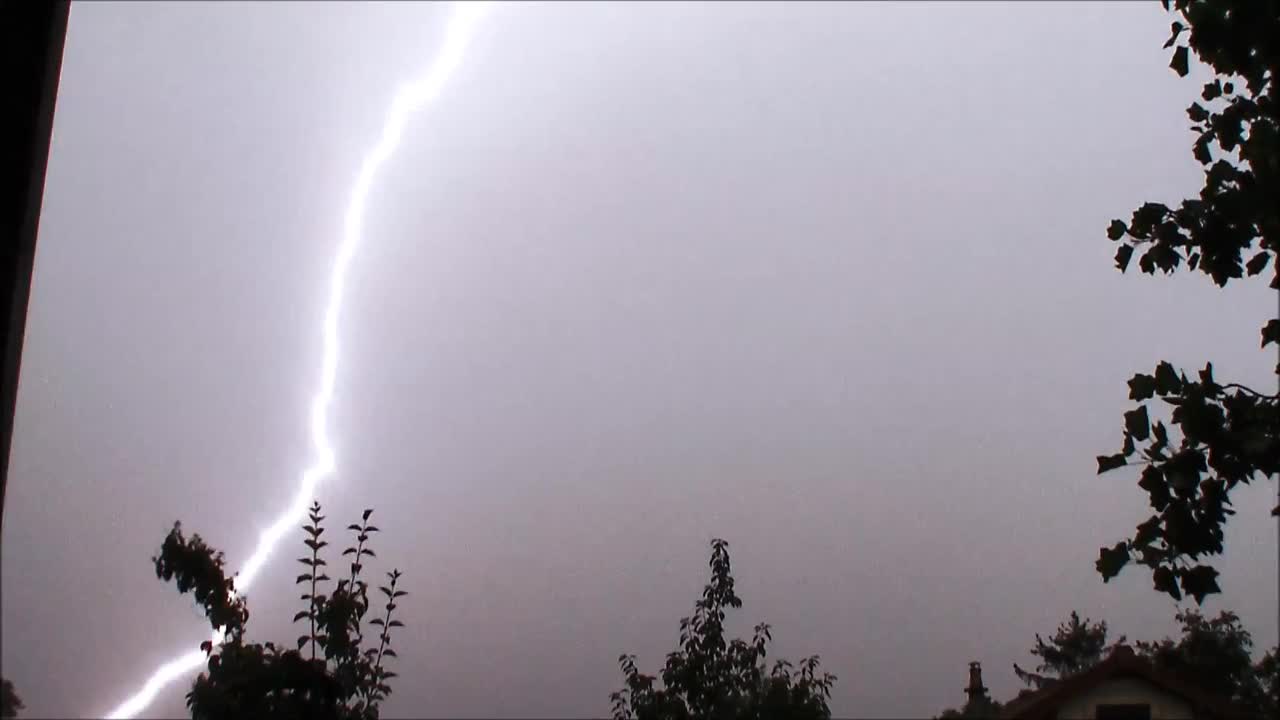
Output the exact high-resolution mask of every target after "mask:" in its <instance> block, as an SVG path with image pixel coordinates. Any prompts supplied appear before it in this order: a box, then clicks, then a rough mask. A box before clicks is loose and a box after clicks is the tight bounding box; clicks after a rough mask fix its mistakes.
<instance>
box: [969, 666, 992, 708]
mask: <svg viewBox="0 0 1280 720" xmlns="http://www.w3.org/2000/svg"><path fill="white" fill-rule="evenodd" d="M964 694H965V695H968V696H969V700H970V702H972V701H974V700H977V699H978V698H985V697H986V696H987V688H986V686H984V685H983V684H982V663H980V662H976V661H975V662H971V663H969V687H967V688H965V689H964Z"/></svg>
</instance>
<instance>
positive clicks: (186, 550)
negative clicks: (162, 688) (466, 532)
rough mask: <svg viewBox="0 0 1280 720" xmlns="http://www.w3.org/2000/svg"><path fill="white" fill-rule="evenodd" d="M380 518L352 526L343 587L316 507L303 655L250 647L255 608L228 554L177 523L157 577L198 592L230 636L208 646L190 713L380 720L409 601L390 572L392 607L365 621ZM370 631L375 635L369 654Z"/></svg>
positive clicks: (387, 594) (300, 645) (306, 562)
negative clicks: (241, 591)
mask: <svg viewBox="0 0 1280 720" xmlns="http://www.w3.org/2000/svg"><path fill="white" fill-rule="evenodd" d="M372 512H373V511H372V510H365V511H364V514H363V516H362V518H361V522H360V523H358V524H352V525H350V526H349V527H348V530H350V531H351V532H352V533H353V534H354V537H355V542H354V544H353V545H352V546H351V547H348V548H347V549H346V550H344V551H343V553H342V554H343V556H344V557H346V556H350V561H349V563H348V568H347V571H346V572H343V573H342V576H343V577H341V578H340V579H338V580H337V582H336V584H333V585H330V583H331V582H332V580H331V578H330V577H329V575H328V574H326V569H327V568H328V563H327V562H326V561H325V560H324V558H323V557H322V556H321V551H322V550H323V549H324V548H325V547H326V546H327V545H328V544H329V543H328V542H327V541H325V540H322V539H321V536H322V535H323V534H324V531H325V528H324V527H323V525H322V523H323V521H324V516H323V515H321V514H320V504H319V503H314V504H313V505H312V506H311V511H310V514H309V519H310V523H309V524H308V525H306V526H304V527H303V530H304V531H305V532H306V535H307V537H306V539H305V540H304V544H305V545H306V547H307V549H308V551H309V552H308V554H307V555H306V556H305V557H301V558H298V562H300V563H302V565H303V566H305V568H306V572H305V573H303V574H301V575H299V576H298V577H297V580H296V584H298V585H302V586H303V587H304V589H305V590H306V592H304V593H303V594H302V595H301V599H302V601H303V602H304V603H305V604H306V608H305V609H304V610H302V611H301V612H299V613H298V614H297V615H295V616H294V618H293V619H294V622H303V621H305V622H306V623H307V632H306V633H305V634H303V635H300V636H299V637H298V639H297V645H296V647H288V648H286V647H281V646H279V645H276V644H275V643H271V642H268V643H265V644H257V643H249V642H247V641H246V640H245V629H246V625H247V624H248V621H249V610H248V607H247V605H246V602H245V598H244V597H242V596H238V595H237V594H236V593H235V587H234V578H232V577H228V576H227V574H226V570H225V563H224V560H223V555H222V553H221V552H219V551H216V550H214V549H213V548H211V547H209V546H208V545H206V544H205V542H204V541H203V540H202V539H201V538H200V536H199V535H192V536H191V537H190V538H187V537H185V536H184V535H183V534H182V528H181V525H179V524H177V523H175V524H174V527H173V529H172V530H171V531H170V532H169V535H168V536H167V537H166V538H165V540H164V543H163V544H162V545H161V548H160V554H159V555H158V556H156V557H155V558H153V562H154V563H155V569H156V576H157V577H159V578H160V579H162V580H164V581H166V582H168V581H173V582H174V584H175V585H176V586H177V589H178V592H179V593H187V592H191V593H192V594H193V595H194V597H195V600H196V603H197V604H198V605H200V606H201V607H202V608H204V611H205V615H206V617H208V619H209V624H210V626H211V627H212V628H213V629H214V630H215V631H219V632H221V634H222V638H223V641H222V642H221V643H219V644H216V645H215V643H213V642H212V641H211V640H206V641H205V642H204V643H201V646H200V647H201V649H202V650H203V651H204V652H205V653H206V654H207V655H208V657H209V660H208V666H207V672H203V673H201V674H200V676H199V677H197V678H196V680H195V682H194V684H193V685H192V688H191V691H190V692H189V693H187V707H188V708H189V709H190V711H191V716H192V718H194V719H195V720H230V719H231V718H281V719H283V720H293V719H297V720H302V719H303V718H316V719H317V720H375V719H376V718H377V717H378V708H379V704H380V703H381V702H382V700H384V699H385V698H386V697H387V695H388V694H390V692H391V688H390V686H389V685H388V682H389V681H390V679H391V678H393V677H395V675H396V674H395V673H394V672H391V671H389V670H387V669H386V668H385V667H384V665H383V664H384V661H385V660H386V659H388V658H393V657H395V651H394V650H393V649H392V648H391V629H392V628H395V627H401V626H402V625H403V623H401V622H400V621H399V620H396V619H394V617H393V615H394V612H395V610H396V604H397V600H398V599H399V598H401V597H403V596H404V595H406V594H407V593H406V592H405V591H404V590H400V589H398V588H397V584H398V582H399V579H400V572H399V571H398V570H393V571H391V572H389V573H387V579H388V583H387V585H384V586H381V587H379V588H378V590H379V591H380V593H381V594H382V595H383V596H384V599H385V601H386V602H385V604H384V605H383V607H382V610H381V612H379V613H377V614H378V615H379V616H378V617H374V618H372V619H370V620H369V621H368V622H367V623H366V622H365V618H366V616H367V615H368V614H369V612H370V600H369V587H368V584H367V583H366V582H365V581H364V580H363V577H364V572H363V571H364V562H365V559H366V558H372V557H374V552H373V550H372V549H371V548H370V547H369V539H370V538H371V537H372V535H373V534H374V533H376V532H378V528H377V527H374V526H373V525H370V524H369V516H370V515H371V514H372ZM330 588H331V589H330ZM365 625H368V626H370V627H371V628H376V629H377V630H376V634H374V635H373V639H375V640H376V641H377V642H376V644H375V643H373V642H372V641H371V642H370V643H368V644H367V645H368V646H366V642H365V632H366V629H365Z"/></svg>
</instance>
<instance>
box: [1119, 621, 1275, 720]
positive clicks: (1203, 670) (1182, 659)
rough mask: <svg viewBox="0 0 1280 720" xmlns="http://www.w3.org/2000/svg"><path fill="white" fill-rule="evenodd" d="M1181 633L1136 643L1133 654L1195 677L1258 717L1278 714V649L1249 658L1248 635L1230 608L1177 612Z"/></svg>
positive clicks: (1251, 643)
mask: <svg viewBox="0 0 1280 720" xmlns="http://www.w3.org/2000/svg"><path fill="white" fill-rule="evenodd" d="M1177 619H1178V622H1179V623H1180V624H1181V625H1182V635H1181V637H1179V638H1178V639H1177V640H1174V639H1172V638H1165V639H1164V640H1161V641H1160V642H1155V643H1143V642H1140V643H1137V650H1138V652H1139V653H1140V654H1141V655H1143V656H1144V657H1146V658H1148V659H1150V660H1151V661H1152V662H1154V663H1155V664H1156V666H1158V667H1162V668H1166V669H1169V670H1173V671H1175V672H1177V673H1179V674H1180V675H1182V676H1184V677H1189V678H1195V680H1196V682H1197V683H1198V684H1199V685H1200V687H1201V688H1202V689H1204V690H1206V691H1208V692H1211V693H1214V694H1215V695H1217V696H1219V697H1224V698H1228V699H1230V700H1232V701H1234V702H1236V703H1238V704H1239V705H1240V706H1241V707H1244V708H1247V709H1248V710H1250V711H1251V712H1256V713H1257V714H1258V715H1259V716H1260V717H1276V716H1277V715H1278V714H1280V697H1278V696H1277V694H1276V693H1277V691H1278V690H1280V688H1278V687H1277V684H1276V680H1277V675H1276V669H1277V662H1276V658H1277V651H1276V650H1272V651H1271V652H1269V653H1267V655H1266V656H1265V657H1263V659H1262V660H1261V661H1259V662H1257V663H1255V662H1254V661H1253V638H1252V636H1250V635H1249V631H1248V630H1245V628H1244V626H1243V625H1241V623H1240V618H1239V617H1238V616H1236V614H1235V613H1233V612H1230V611H1225V610H1224V611H1222V612H1221V613H1219V614H1218V616H1217V617H1215V618H1205V617H1204V616H1203V615H1201V614H1200V613H1198V612H1196V611H1195V610H1184V611H1182V612H1179V613H1178V615H1177Z"/></svg>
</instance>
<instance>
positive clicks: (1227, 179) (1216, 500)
mask: <svg viewBox="0 0 1280 720" xmlns="http://www.w3.org/2000/svg"><path fill="white" fill-rule="evenodd" d="M1164 6H1165V8H1166V9H1167V10H1170V11H1171V12H1172V14H1173V15H1174V17H1175V21H1174V22H1173V24H1172V34H1171V36H1170V38H1169V41H1168V42H1167V43H1166V44H1165V47H1173V48H1174V50H1173V61H1172V62H1171V63H1170V67H1172V68H1173V69H1174V70H1175V71H1176V72H1177V73H1178V74H1179V75H1182V76H1185V75H1186V74H1187V73H1188V63H1189V57H1190V53H1191V52H1194V53H1195V54H1196V56H1197V57H1198V58H1199V59H1200V60H1201V61H1202V62H1203V63H1204V64H1205V65H1206V66H1208V68H1209V69H1210V70H1212V72H1213V73H1214V76H1215V77H1214V79H1213V80H1212V81H1210V82H1208V83H1206V84H1205V85H1204V88H1203V90H1202V93H1201V97H1202V99H1203V102H1195V103H1192V105H1191V106H1190V107H1189V108H1187V115H1188V117H1189V118H1190V120H1191V122H1192V131H1193V132H1194V134H1195V136H1196V137H1195V141H1194V143H1193V144H1192V153H1193V155H1194V156H1195V158H1196V160H1197V161H1199V162H1200V164H1201V165H1202V166H1203V168H1204V186H1203V187H1202V188H1201V190H1200V194H1199V196H1198V197H1195V198H1190V199H1187V200H1183V201H1182V203H1181V204H1180V205H1178V206H1176V207H1170V206H1168V205H1165V204H1162V203H1158V202H1148V203H1146V204H1144V205H1142V206H1141V207H1139V208H1138V209H1137V210H1135V211H1134V212H1133V216H1132V217H1131V219H1130V220H1129V222H1127V223H1126V222H1123V221H1121V220H1114V221H1112V222H1111V225H1110V227H1109V228H1108V229H1107V235H1108V236H1109V237H1110V238H1111V240H1113V241H1117V242H1119V243H1120V248H1119V250H1118V251H1117V252H1116V266H1117V267H1118V268H1119V269H1120V270H1121V272H1123V271H1125V270H1126V269H1127V268H1128V267H1129V265H1130V263H1131V261H1132V260H1133V258H1134V256H1135V255H1138V267H1139V269H1140V270H1141V271H1142V272H1144V273H1148V274H1155V273H1156V272H1157V271H1159V272H1162V273H1165V274H1170V273H1173V272H1174V271H1175V270H1178V269H1180V268H1186V269H1187V270H1188V271H1192V272H1194V271H1197V270H1198V271H1200V272H1201V273H1203V274H1204V275H1207V276H1209V277H1210V278H1211V279H1212V280H1213V282H1214V283H1216V284H1217V285H1218V286H1225V285H1227V284H1228V283H1229V282H1231V281H1233V280H1236V281H1238V280H1241V279H1243V278H1245V277H1246V276H1248V277H1253V276H1259V275H1263V273H1267V272H1269V273H1270V275H1271V282H1270V287H1272V288H1276V289H1280V262H1278V261H1277V258H1276V255H1277V253H1280V90H1277V84H1276V74H1277V72H1278V71H1280V41H1277V38H1280V0H1214V1H1213V2H1206V1H1204V0H1172V2H1170V0H1165V2H1164ZM1175 327H1176V325H1175ZM1251 342H1258V339H1257V338H1255V339H1254V340H1252V341H1251ZM1272 343H1280V318H1274V317H1273V318H1271V319H1269V320H1268V321H1267V322H1266V323H1265V324H1264V325H1263V326H1262V330H1261V346H1262V347H1263V348H1264V349H1265V348H1267V347H1268V345H1270V344H1272ZM1276 373H1277V374H1280V364H1278V365H1277V367H1276ZM1129 398H1130V399H1131V400H1134V401H1136V402H1137V403H1139V404H1138V405H1137V407H1135V408H1134V409H1133V410H1130V411H1129V412H1126V413H1125V415H1124V435H1123V438H1124V441H1123V446H1122V449H1121V451H1120V452H1119V453H1116V454H1114V455H1104V456H1099V457H1098V472H1099V473H1104V472H1107V471H1109V470H1114V469H1116V468H1120V467H1124V466H1126V465H1139V466H1142V470H1141V475H1140V480H1139V482H1138V485H1139V486H1140V487H1141V488H1142V489H1143V490H1145V491H1146V493H1147V495H1148V498H1149V501H1150V505H1151V509H1152V510H1153V511H1154V512H1153V514H1152V515H1151V516H1150V517H1149V518H1148V519H1147V520H1145V521H1144V522H1142V523H1141V524H1139V525H1138V526H1137V528H1136V531H1135V533H1134V535H1133V536H1132V537H1131V538H1129V539H1128V540H1125V541H1123V542H1120V543H1116V544H1115V545H1114V546H1112V547H1107V548H1103V549H1102V550H1101V552H1100V553H1099V559H1098V562H1097V569H1098V572H1099V573H1100V574H1101V575H1102V577H1103V579H1104V580H1110V579H1111V578H1112V577H1114V576H1115V575H1116V574H1118V573H1119V572H1120V571H1121V570H1122V569H1123V568H1124V567H1125V566H1126V565H1128V564H1129V563H1137V564H1140V565H1144V566H1146V567H1147V568H1149V569H1150V570H1151V572H1152V578H1153V581H1154V585H1155V588H1156V590H1158V591H1160V592H1163V593H1167V594H1169V595H1170V596H1172V597H1173V598H1174V599H1178V600H1180V599H1181V598H1182V597H1183V595H1188V596H1191V597H1193V598H1195V600H1196V602H1197V603H1200V602H1203V600H1204V598H1205V596H1207V595H1209V594H1211V593H1216V592H1218V591H1219V587H1218V582H1217V577H1218V572H1217V570H1216V569H1214V568H1213V567H1212V566H1211V565H1208V564H1205V563H1204V562H1202V561H1203V560H1204V559H1205V558H1206V556H1213V555H1218V554H1220V553H1221V552H1222V551H1223V526H1224V524H1225V523H1226V521H1227V517H1228V516H1229V515H1231V514H1233V513H1234V510H1233V509H1232V507H1231V491H1232V490H1233V489H1235V488H1236V487H1237V486H1238V485H1239V484H1241V483H1248V482H1250V481H1252V480H1257V479H1259V478H1266V479H1272V478H1274V477H1276V475H1277V473H1280V396H1278V395H1276V394H1269V393H1268V392H1267V391H1266V390H1265V389H1264V390H1263V391H1258V390H1255V389H1251V388H1248V387H1245V386H1244V385H1241V384H1238V383H1232V382H1225V383H1224V382H1222V381H1220V380H1219V379H1217V378H1215V377H1214V373H1213V365H1212V364H1211V363H1210V364H1206V365H1205V367H1204V369H1203V370H1200V371H1198V372H1193V373H1191V375H1190V376H1188V374H1187V373H1186V372H1184V371H1181V370H1178V369H1176V368H1174V367H1173V366H1172V365H1171V364H1170V363H1167V362H1161V363H1159V364H1158V365H1157V366H1156V368H1155V371H1154V372H1153V373H1152V374H1149V375H1148V374H1138V375H1134V376H1133V378H1132V379H1131V380H1130V381H1129ZM1155 398H1159V399H1160V400H1161V404H1154V403H1149V402H1148V401H1151V400H1153V399H1155ZM1166 407H1167V408H1169V410H1170V414H1169V417H1168V424H1166V423H1165V422H1163V421H1162V420H1161V419H1159V418H1157V417H1156V414H1157V413H1156V411H1157V410H1159V409H1162V408H1166ZM1175 428H1176V429H1175ZM1273 513H1278V514H1280V507H1278V508H1276V509H1275V510H1274V511H1273Z"/></svg>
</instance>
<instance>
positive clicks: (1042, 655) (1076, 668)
mask: <svg viewBox="0 0 1280 720" xmlns="http://www.w3.org/2000/svg"><path fill="white" fill-rule="evenodd" d="M1123 642H1124V637H1121V638H1120V639H1119V640H1117V641H1116V642H1115V643H1113V644H1111V645H1108V644H1107V623H1106V621H1100V622H1096V623H1095V622H1092V621H1091V620H1089V618H1085V619H1084V620H1081V619H1080V614H1079V613H1077V612H1076V611H1074V610H1072V611H1071V617H1069V618H1067V621H1066V622H1064V623H1061V624H1060V625H1058V629H1057V631H1055V632H1054V633H1053V636H1052V637H1050V638H1049V639H1048V640H1046V639H1044V638H1042V637H1040V634H1039V633H1036V644H1035V647H1033V648H1031V654H1032V655H1034V656H1036V657H1037V658H1039V659H1040V663H1039V664H1038V665H1037V666H1036V669H1035V672H1030V671H1028V670H1023V669H1022V668H1021V667H1020V666H1019V665H1018V664H1017V663H1014V664H1013V672H1014V673H1015V674H1016V675H1017V676H1018V678H1019V679H1020V680H1022V682H1024V683H1026V684H1027V685H1029V686H1031V687H1033V688H1035V689H1037V690H1039V689H1040V688H1043V687H1046V686H1048V685H1050V684H1052V683H1054V682H1056V681H1058V680H1060V679H1062V678H1065V677H1068V676H1071V675H1075V674H1076V673H1078V672H1081V671H1083V670H1088V669H1089V668H1091V667H1093V666H1094V665H1097V664H1098V663H1099V662H1101V661H1102V660H1103V659H1104V658H1105V657H1106V656H1107V654H1108V653H1110V652H1111V650H1112V649H1113V648H1114V647H1115V645H1118V644H1120V643H1123Z"/></svg>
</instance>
